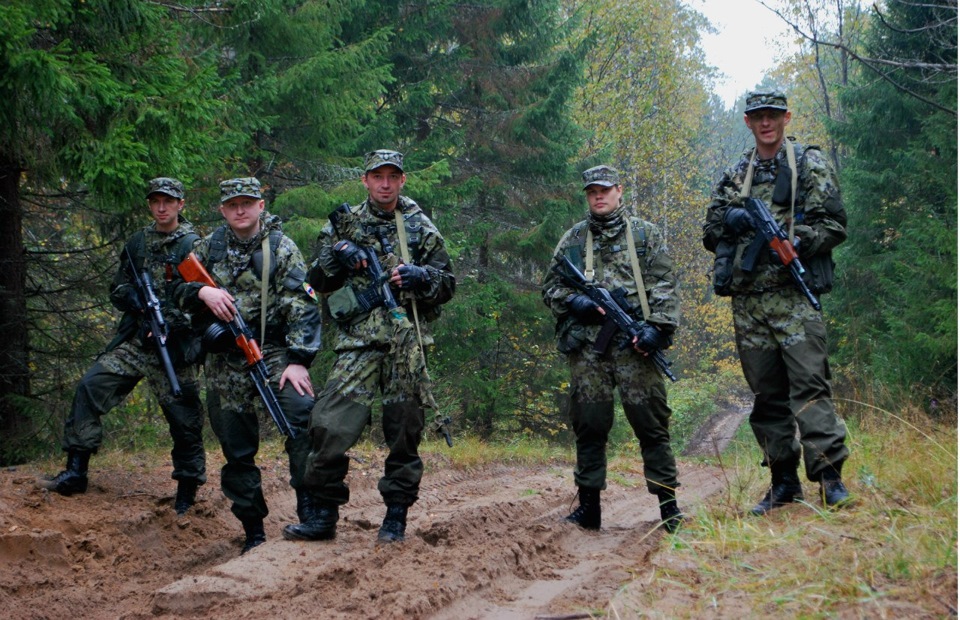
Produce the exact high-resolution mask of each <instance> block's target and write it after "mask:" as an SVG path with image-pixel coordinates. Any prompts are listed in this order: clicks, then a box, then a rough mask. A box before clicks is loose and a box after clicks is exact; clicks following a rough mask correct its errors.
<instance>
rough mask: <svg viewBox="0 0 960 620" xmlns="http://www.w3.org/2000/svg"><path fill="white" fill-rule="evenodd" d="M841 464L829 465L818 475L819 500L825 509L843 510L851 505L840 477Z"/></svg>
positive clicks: (848, 494) (848, 493)
mask: <svg viewBox="0 0 960 620" xmlns="http://www.w3.org/2000/svg"><path fill="white" fill-rule="evenodd" d="M842 468H843V462H840V463H837V464H834V465H831V466H830V467H828V468H827V469H825V470H824V471H823V473H821V474H820V499H821V500H822V501H823V505H824V506H826V507H827V508H843V507H844V506H849V505H850V504H852V503H853V499H852V498H851V497H850V492H849V491H847V487H846V486H844V484H843V480H842V479H841V476H840V470H841V469H842Z"/></svg>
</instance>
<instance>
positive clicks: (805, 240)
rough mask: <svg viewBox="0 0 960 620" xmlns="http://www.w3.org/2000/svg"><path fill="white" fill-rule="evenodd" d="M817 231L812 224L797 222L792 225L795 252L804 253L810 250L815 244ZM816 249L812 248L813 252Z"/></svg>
mask: <svg viewBox="0 0 960 620" xmlns="http://www.w3.org/2000/svg"><path fill="white" fill-rule="evenodd" d="M816 240H817V231H816V230H814V229H813V227H812V226H807V225H805V224H797V225H796V226H794V227H793V247H794V249H796V250H797V254H800V255H804V254H806V253H807V252H811V250H812V249H813V247H814V246H815V244H816ZM815 251H816V250H813V252H815Z"/></svg>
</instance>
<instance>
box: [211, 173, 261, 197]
mask: <svg viewBox="0 0 960 620" xmlns="http://www.w3.org/2000/svg"><path fill="white" fill-rule="evenodd" d="M237 196H248V197H250V198H257V199H260V198H263V195H262V194H261V193H260V181H258V180H257V178H256V177H240V178H238V179H228V180H226V181H223V182H222V183H220V202H221V203H223V202H226V201H228V200H230V199H231V198H236V197H237Z"/></svg>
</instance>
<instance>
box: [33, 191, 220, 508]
mask: <svg viewBox="0 0 960 620" xmlns="http://www.w3.org/2000/svg"><path fill="white" fill-rule="evenodd" d="M183 205H184V201H183V183H181V182H180V181H178V180H176V179H171V178H167V177H159V178H156V179H152V180H151V181H150V182H149V183H148V184H147V206H148V207H149V208H150V213H151V215H152V216H153V224H151V225H149V226H147V227H145V228H144V229H143V230H140V231H139V232H137V233H136V234H135V235H133V237H131V238H130V239H129V241H127V243H126V246H125V251H124V253H123V255H122V256H121V259H120V268H119V269H118V270H117V275H116V276H115V277H114V279H113V286H112V289H111V291H110V301H111V302H113V305H114V306H116V307H117V308H118V309H119V310H122V311H123V313H124V314H123V318H122V319H121V321H120V324H119V327H118V330H117V335H116V337H115V338H114V339H113V340H112V341H111V342H110V344H108V345H107V348H106V351H105V353H103V354H102V355H101V356H100V357H98V358H97V361H96V363H94V365H93V366H92V367H91V368H90V370H88V371H87V373H86V374H85V375H84V376H83V378H82V379H80V384H79V385H78V386H77V391H76V394H75V395H74V398H73V406H72V407H71V409H70V415H69V417H68V418H67V423H66V428H65V431H64V435H63V449H64V450H65V451H66V452H67V468H66V469H65V470H64V471H62V472H60V473H59V474H57V475H56V476H55V477H53V478H52V479H50V480H45V481H43V482H41V485H42V486H43V487H45V488H47V489H50V490H51V491H56V492H57V493H60V494H61V495H72V494H73V493H84V492H86V490H87V467H88V464H89V461H90V455H91V454H93V453H95V452H97V450H98V449H99V448H100V444H101V443H102V442H103V427H102V426H101V424H100V417H101V416H102V415H104V414H106V413H107V412H108V411H110V410H111V409H113V408H114V407H116V406H117V405H118V404H120V401H122V400H123V399H124V398H125V397H126V396H127V394H129V393H130V392H132V391H133V388H135V387H136V386H137V384H138V383H139V382H140V380H141V379H143V378H146V379H147V381H148V382H149V384H150V387H151V389H152V390H153V393H154V394H155V395H156V397H157V400H158V401H159V403H160V409H161V410H162V411H163V415H164V417H165V418H166V420H167V423H168V424H169V425H170V436H171V437H172V438H173V450H172V451H171V452H170V456H171V458H172V459H173V479H174V480H176V481H177V495H176V499H175V500H174V508H175V510H176V512H177V514H178V515H183V514H185V513H186V512H187V510H189V509H190V507H191V506H192V505H193V504H194V502H195V501H196V493H197V488H198V487H199V486H200V485H202V484H203V483H204V482H206V480H207V474H206V461H205V454H204V450H203V407H202V405H201V403H200V390H199V389H198V386H197V369H196V365H195V364H193V363H188V358H190V357H191V356H192V355H193V353H195V351H194V352H193V353H192V352H191V350H193V349H195V344H196V343H195V340H196V339H195V338H194V337H193V336H192V333H191V330H190V320H189V317H187V316H186V315H184V314H183V313H182V312H180V310H179V309H178V308H177V307H176V305H175V304H174V303H173V300H172V297H171V294H172V291H173V281H174V274H175V273H176V267H177V265H178V264H179V263H180V261H182V260H183V259H184V258H185V257H186V256H187V254H189V253H190V250H192V249H193V247H194V245H196V243H197V242H198V241H199V240H200V237H199V235H197V234H196V233H195V232H194V231H193V226H192V225H191V224H190V222H188V221H187V220H186V219H184V217H183V215H182V211H183ZM128 252H129V254H128ZM131 258H132V260H133V261H134V263H135V264H134V265H130V262H129V261H130V259H131ZM133 270H136V273H137V274H139V273H140V272H141V270H146V271H147V273H149V275H150V281H151V282H152V283H153V286H154V288H155V290H154V293H155V294H156V296H157V298H158V300H159V301H160V308H161V313H162V315H163V318H164V321H165V322H166V324H167V326H168V328H169V334H168V337H167V340H166V346H167V350H168V353H169V354H170V358H171V361H172V363H173V366H174V368H175V374H176V378H177V382H178V383H179V385H180V390H181V395H180V396H179V397H176V396H174V394H173V390H172V386H171V381H170V379H169V378H168V377H167V374H166V372H165V370H164V366H163V365H162V364H161V361H160V357H159V355H158V349H157V346H156V344H155V343H154V341H153V338H152V334H149V333H148V331H147V328H145V327H144V324H145V318H146V317H145V315H144V310H145V307H144V299H142V298H141V295H140V293H138V291H137V287H136V285H135V283H134V282H135V276H134V273H135V272H134V271H133Z"/></svg>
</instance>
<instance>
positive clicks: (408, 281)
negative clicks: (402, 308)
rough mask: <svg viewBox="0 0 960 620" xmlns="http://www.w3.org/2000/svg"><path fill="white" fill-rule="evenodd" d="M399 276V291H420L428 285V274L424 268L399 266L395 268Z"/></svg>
mask: <svg viewBox="0 0 960 620" xmlns="http://www.w3.org/2000/svg"><path fill="white" fill-rule="evenodd" d="M397 273H398V274H400V290H402V291H409V290H411V289H421V288H424V287H425V286H428V285H429V284H430V272H429V271H427V270H426V269H425V268H424V267H418V266H416V265H400V266H399V267H397Z"/></svg>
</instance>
